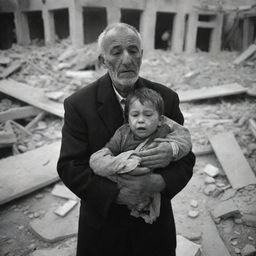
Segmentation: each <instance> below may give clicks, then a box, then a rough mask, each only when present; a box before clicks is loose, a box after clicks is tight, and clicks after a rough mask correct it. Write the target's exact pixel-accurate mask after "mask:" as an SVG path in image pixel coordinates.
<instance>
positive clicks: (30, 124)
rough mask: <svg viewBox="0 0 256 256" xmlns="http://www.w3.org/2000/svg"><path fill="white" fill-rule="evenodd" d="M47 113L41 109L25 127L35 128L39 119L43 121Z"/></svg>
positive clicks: (27, 128) (28, 128)
mask: <svg viewBox="0 0 256 256" xmlns="http://www.w3.org/2000/svg"><path fill="white" fill-rule="evenodd" d="M45 114H46V113H45V112H44V111H41V112H40V113H39V114H38V115H37V116H36V117H35V118H33V119H32V120H31V122H29V123H28V124H27V125H26V126H25V129H26V130H30V129H31V128H33V127H34V126H35V125H36V124H37V123H38V122H39V121H41V120H42V119H43V118H44V117H45Z"/></svg>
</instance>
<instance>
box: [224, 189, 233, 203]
mask: <svg viewBox="0 0 256 256" xmlns="http://www.w3.org/2000/svg"><path fill="white" fill-rule="evenodd" d="M235 195H236V190H235V189H227V190H225V191H224V194H223V195H222V197H221V201H225V200H228V199H230V198H232V197H234V196H235Z"/></svg>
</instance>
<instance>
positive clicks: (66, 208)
mask: <svg viewBox="0 0 256 256" xmlns="http://www.w3.org/2000/svg"><path fill="white" fill-rule="evenodd" d="M77 203H78V202H77V201H76V200H72V199H69V200H68V201H67V202H66V203H64V204H63V205H61V206H59V207H58V208H57V209H56V210H55V211H54V213H56V214H57V215H59V216H61V217H64V216H65V215H66V214H67V213H68V212H70V211H71V210H72V209H73V208H74V207H75V206H76V205H77Z"/></svg>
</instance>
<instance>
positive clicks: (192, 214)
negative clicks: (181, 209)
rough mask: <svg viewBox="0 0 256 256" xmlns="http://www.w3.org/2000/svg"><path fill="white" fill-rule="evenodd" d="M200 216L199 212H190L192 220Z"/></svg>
mask: <svg viewBox="0 0 256 256" xmlns="http://www.w3.org/2000/svg"><path fill="white" fill-rule="evenodd" d="M198 215H199V211H195V210H191V211H189V212H188V216H189V217H190V218H192V219H194V218H197V217H198Z"/></svg>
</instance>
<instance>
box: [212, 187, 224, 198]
mask: <svg viewBox="0 0 256 256" xmlns="http://www.w3.org/2000/svg"><path fill="white" fill-rule="evenodd" d="M221 193H223V191H222V190H220V189H218V188H217V189H215V190H214V191H213V192H212V196H213V197H214V198H216V197H218V196H219V195H220V194H221Z"/></svg>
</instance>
